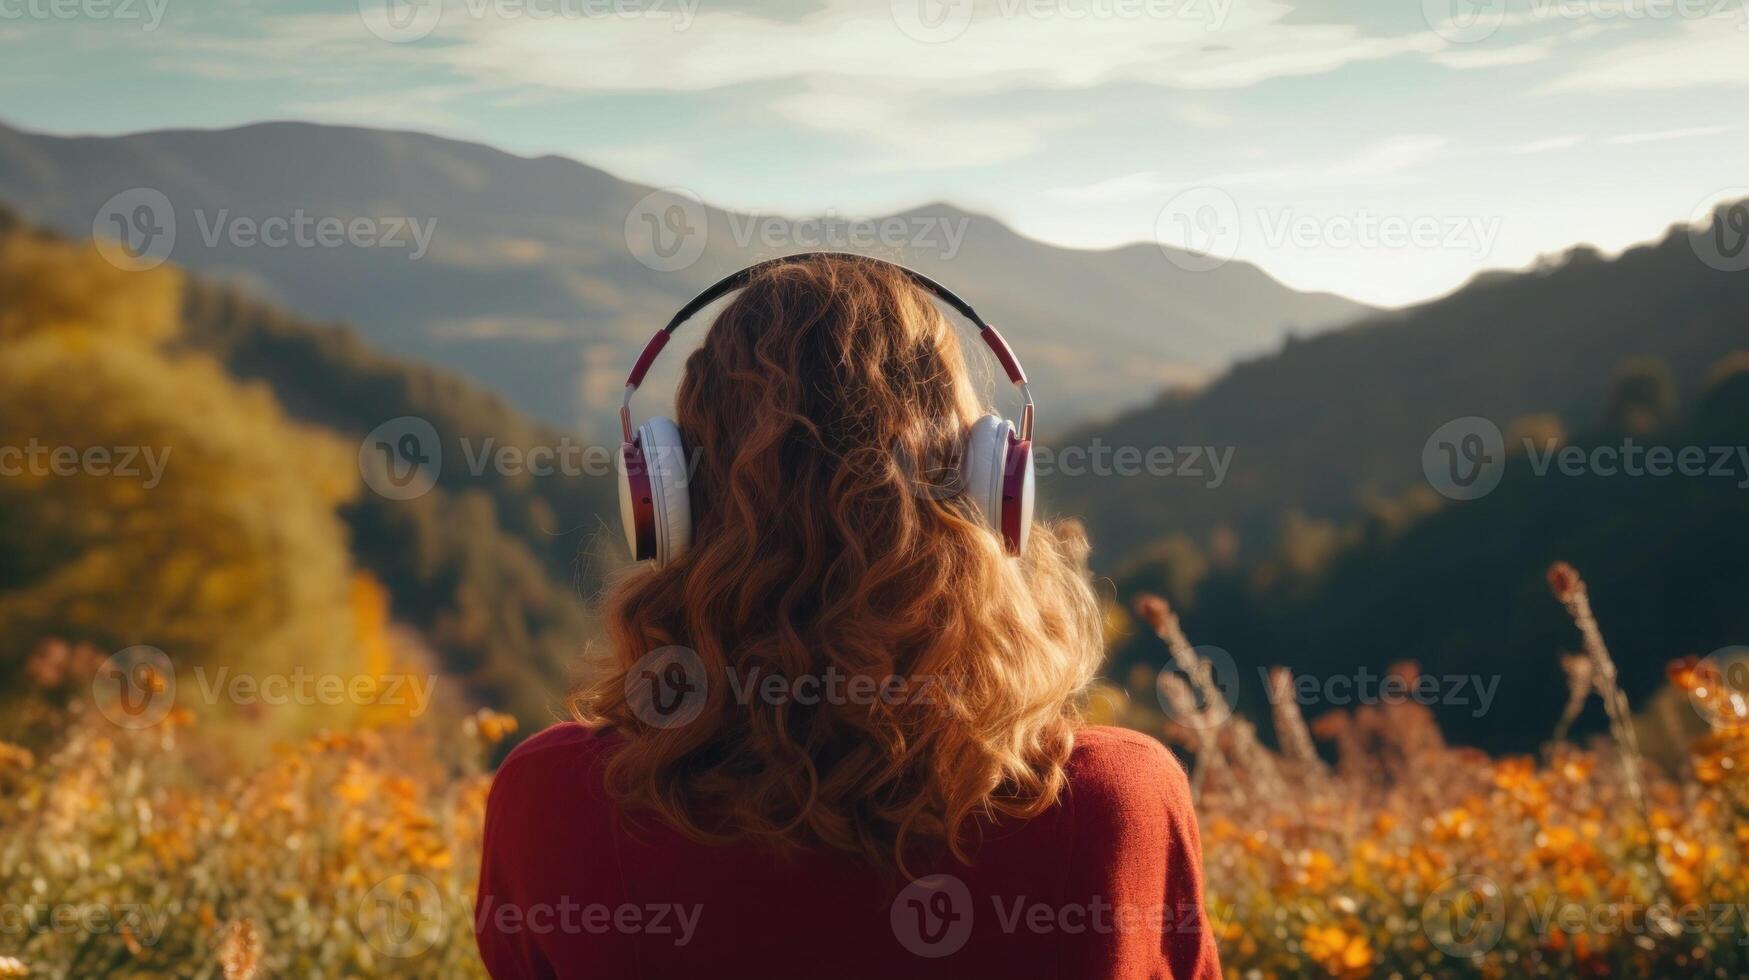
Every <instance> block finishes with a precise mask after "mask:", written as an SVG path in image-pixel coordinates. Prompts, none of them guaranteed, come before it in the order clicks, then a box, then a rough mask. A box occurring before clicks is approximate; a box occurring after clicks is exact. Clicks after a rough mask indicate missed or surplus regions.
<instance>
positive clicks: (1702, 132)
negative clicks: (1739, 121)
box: [1605, 125, 1741, 145]
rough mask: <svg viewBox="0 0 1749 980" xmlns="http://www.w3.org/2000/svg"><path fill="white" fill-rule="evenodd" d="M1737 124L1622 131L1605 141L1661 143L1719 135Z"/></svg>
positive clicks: (1733, 128)
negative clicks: (1641, 131) (1632, 131)
mask: <svg viewBox="0 0 1749 980" xmlns="http://www.w3.org/2000/svg"><path fill="white" fill-rule="evenodd" d="M1740 128H1741V127H1739V126H1729V125H1726V126H1690V127H1688V128H1687V129H1660V130H1653V131H1652V132H1648V133H1623V134H1621V135H1620V136H1611V137H1610V138H1609V139H1608V140H1606V141H1605V142H1609V143H1615V144H1617V145H1623V144H1628V143H1663V142H1665V141H1667V140H1685V139H1695V138H1698V137H1702V136H1720V135H1723V134H1725V133H1729V132H1732V131H1733V130H1736V129H1740Z"/></svg>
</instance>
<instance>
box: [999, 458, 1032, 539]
mask: <svg viewBox="0 0 1749 980" xmlns="http://www.w3.org/2000/svg"><path fill="white" fill-rule="evenodd" d="M1031 464H1032V440H1031V439H1022V438H1020V437H1018V436H1016V435H1014V434H1013V433H1010V434H1009V436H1008V455H1007V457H1006V458H1005V459H1004V461H1003V466H1002V544H1003V545H1004V546H1006V547H1007V549H1008V553H1009V554H1011V555H1018V554H1020V546H1021V543H1022V541H1023V538H1022V537H1021V533H1022V532H1023V531H1025V527H1024V526H1023V525H1022V523H1021V522H1022V521H1023V520H1025V519H1026V518H1027V517H1029V516H1030V515H1029V514H1028V513H1027V510H1028V509H1027V508H1026V506H1025V503H1026V501H1025V495H1026V491H1027V486H1026V480H1027V476H1028V474H1030V473H1031V472H1032V465H1031Z"/></svg>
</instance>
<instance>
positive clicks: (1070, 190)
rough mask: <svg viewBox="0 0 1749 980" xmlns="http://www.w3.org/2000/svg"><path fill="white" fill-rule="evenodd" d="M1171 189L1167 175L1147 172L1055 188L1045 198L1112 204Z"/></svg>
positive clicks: (1082, 202)
mask: <svg viewBox="0 0 1749 980" xmlns="http://www.w3.org/2000/svg"><path fill="white" fill-rule="evenodd" d="M1171 187H1172V182H1171V181H1169V180H1167V179H1166V177H1165V175H1164V174H1161V173H1158V172H1155V171H1144V172H1142V173H1133V174H1124V175H1123V176H1121V177H1108V178H1106V179H1105V180H1099V181H1094V182H1093V183H1091V184H1080V185H1076V186H1070V187H1053V188H1051V189H1049V190H1047V191H1045V196H1046V197H1049V198H1051V199H1052V200H1057V201H1064V202H1068V203H1072V204H1112V203H1121V202H1126V201H1140V200H1147V199H1150V198H1155V197H1159V196H1160V193H1161V192H1162V191H1165V190H1168V189H1170V188H1171Z"/></svg>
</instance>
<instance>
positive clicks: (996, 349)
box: [619, 252, 1033, 442]
mask: <svg viewBox="0 0 1749 980" xmlns="http://www.w3.org/2000/svg"><path fill="white" fill-rule="evenodd" d="M819 258H842V259H854V260H856V261H859V262H879V263H880V264H882V265H885V266H890V267H891V268H894V269H897V270H898V271H900V272H902V273H904V274H905V277H906V278H908V279H910V280H911V282H912V284H913V285H915V286H917V287H918V288H919V289H922V290H923V291H924V292H927V293H929V294H930V295H932V296H934V297H935V298H936V299H939V300H941V301H942V302H943V303H946V304H947V305H948V306H951V307H953V308H954V310H955V311H957V312H958V313H959V314H960V315H961V316H963V317H965V318H966V319H967V320H969V321H971V322H972V324H974V325H975V326H976V327H977V328H978V336H980V337H982V338H983V339H984V343H985V344H986V345H987V346H989V348H990V352H991V353H993V354H995V355H996V360H998V361H1000V362H1001V364H1002V370H1003V372H1004V373H1006V374H1007V375H1008V380H1009V381H1011V382H1013V383H1014V385H1015V386H1017V387H1018V388H1019V389H1020V393H1021V395H1022V396H1023V397H1024V398H1025V399H1026V407H1025V409H1024V410H1023V411H1022V413H1021V416H1020V437H1021V438H1022V439H1031V438H1032V412H1033V407H1032V392H1031V390H1030V389H1028V388H1027V384H1026V371H1025V369H1023V368H1022V367H1021V366H1020V359H1019V358H1017V357H1015V356H1014V349H1013V348H1011V347H1009V346H1008V341H1007V340H1005V339H1004V338H1003V336H1002V334H1001V333H999V332H997V330H996V328H995V327H993V326H991V325H990V324H988V323H986V322H985V321H984V318H983V317H981V316H979V315H978V311H977V310H974V309H972V304H970V303H968V302H966V301H965V300H963V299H961V298H960V296H959V294H958V293H955V292H954V291H953V290H951V289H949V288H947V287H946V286H943V285H942V284H941V283H939V282H936V281H935V280H934V279H931V278H929V277H928V276H926V275H924V274H923V273H921V272H918V271H917V270H915V269H911V268H907V267H905V266H902V265H900V264H898V263H897V262H889V261H887V260H886V259H877V258H875V257H873V256H870V255H858V254H856V253H855V252H798V253H797V254H795V255H785V256H781V257H779V258H775V259H767V260H766V261H764V262H758V263H755V264H753V265H750V266H748V267H747V268H745V269H742V270H741V271H739V272H733V273H730V274H729V275H726V276H724V277H723V278H721V279H718V280H717V281H716V282H714V283H712V284H711V285H709V286H707V287H706V288H705V290H704V292H702V293H699V294H698V295H697V296H694V297H693V298H692V299H691V300H690V301H688V302H687V304H686V305H685V306H682V307H681V308H680V311H679V312H678V313H675V314H674V317H673V319H670V320H669V321H668V324H667V326H664V327H663V328H662V329H661V330H658V331H656V335H655V336H654V337H651V338H650V342H649V343H647V344H645V345H644V351H643V353H641V354H639V355H638V360H637V362H636V363H635V364H633V365H632V373H631V374H629V375H627V376H626V391H625V398H624V399H623V400H622V401H621V403H620V409H619V419H620V428H621V429H622V430H623V431H624V434H625V440H626V442H631V441H632V416H631V401H632V392H634V391H637V390H638V386H639V385H641V384H643V383H644V375H645V374H647V373H649V370H650V365H652V364H654V363H656V355H658V354H660V353H662V348H664V347H666V346H668V339H669V338H670V337H672V336H674V331H675V329H677V328H678V327H679V326H680V325H681V324H683V323H685V322H686V321H688V320H690V319H692V318H693V316H695V315H696V314H697V313H698V311H699V310H702V309H704V308H705V307H707V306H709V305H710V304H711V303H713V302H715V301H717V300H718V299H720V298H722V297H723V296H724V295H725V294H727V293H732V292H734V291H735V290H737V289H740V288H742V287H743V286H746V285H747V284H748V283H750V282H752V281H753V278H754V277H755V276H757V275H759V274H760V273H761V272H764V271H765V270H767V269H770V268H772V267H774V266H782V265H793V264H795V263H798V262H807V261H811V260H813V259H819Z"/></svg>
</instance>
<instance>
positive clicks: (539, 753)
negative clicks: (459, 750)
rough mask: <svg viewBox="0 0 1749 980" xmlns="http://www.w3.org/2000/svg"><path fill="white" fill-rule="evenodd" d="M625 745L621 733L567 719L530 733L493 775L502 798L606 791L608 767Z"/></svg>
mask: <svg viewBox="0 0 1749 980" xmlns="http://www.w3.org/2000/svg"><path fill="white" fill-rule="evenodd" d="M620 743H621V738H620V736H619V735H618V734H616V733H614V732H613V731H611V730H608V729H603V728H592V727H590V726H588V725H580V724H578V723H576V722H562V723H560V724H556V725H553V726H551V727H549V728H547V729H545V730H543V731H541V732H538V733H536V734H534V735H531V736H529V737H528V738H526V739H524V740H523V741H522V744H520V745H518V746H517V747H516V748H514V749H511V750H510V754H509V755H507V756H505V757H504V761H503V762H501V763H499V764H498V772H497V773H496V774H495V775H494V776H493V777H492V795H493V796H494V797H495V798H497V800H498V801H503V800H504V799H506V798H507V797H515V798H518V799H521V800H526V801H530V802H532V800H531V798H533V799H543V798H544V799H545V800H547V801H548V802H559V801H560V799H569V800H570V801H572V802H577V801H579V798H593V797H598V796H601V795H603V783H602V771H603V769H604V767H605V766H606V764H607V760H608V759H609V758H610V757H611V756H612V754H613V751H614V749H615V748H617V747H618V746H619V745H620Z"/></svg>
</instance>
